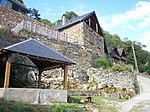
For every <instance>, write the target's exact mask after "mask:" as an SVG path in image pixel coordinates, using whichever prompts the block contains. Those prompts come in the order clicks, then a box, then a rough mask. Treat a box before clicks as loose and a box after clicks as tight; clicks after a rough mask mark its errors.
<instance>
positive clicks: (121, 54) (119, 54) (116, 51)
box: [111, 47, 126, 60]
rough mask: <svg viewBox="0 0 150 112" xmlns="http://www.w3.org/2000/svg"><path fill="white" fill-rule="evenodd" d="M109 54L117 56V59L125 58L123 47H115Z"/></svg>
mask: <svg viewBox="0 0 150 112" xmlns="http://www.w3.org/2000/svg"><path fill="white" fill-rule="evenodd" d="M111 56H112V57H115V58H118V59H122V60H126V55H125V52H124V49H123V48H116V47H115V48H114V49H113V50H112V52H111Z"/></svg>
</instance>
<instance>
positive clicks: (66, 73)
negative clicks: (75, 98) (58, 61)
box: [64, 64, 68, 90]
mask: <svg viewBox="0 0 150 112" xmlns="http://www.w3.org/2000/svg"><path fill="white" fill-rule="evenodd" d="M67 66H68V65H67V64H64V90H67V75H68V68H67Z"/></svg>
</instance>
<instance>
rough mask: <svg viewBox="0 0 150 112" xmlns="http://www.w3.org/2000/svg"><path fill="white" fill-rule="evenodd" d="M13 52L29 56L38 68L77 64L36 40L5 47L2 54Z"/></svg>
mask: <svg viewBox="0 0 150 112" xmlns="http://www.w3.org/2000/svg"><path fill="white" fill-rule="evenodd" d="M4 51H6V52H12V53H15V54H21V55H25V56H27V57H28V58H29V59H31V61H32V62H33V63H34V64H35V65H36V66H37V67H38V68H48V67H52V66H56V65H62V64H64V63H67V64H75V62H74V61H72V60H71V59H69V58H67V57H65V56H63V55H61V54H59V53H57V52H56V51H54V50H52V49H50V48H49V47H47V46H45V45H44V44H42V43H40V42H38V41H37V40H35V39H28V40H25V41H23V42H19V43H17V44H13V45H11V46H8V47H5V48H3V49H2V50H1V52H4Z"/></svg>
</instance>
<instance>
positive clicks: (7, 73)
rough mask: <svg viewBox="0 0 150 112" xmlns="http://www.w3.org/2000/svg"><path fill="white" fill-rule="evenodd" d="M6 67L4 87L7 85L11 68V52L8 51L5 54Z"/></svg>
mask: <svg viewBox="0 0 150 112" xmlns="http://www.w3.org/2000/svg"><path fill="white" fill-rule="evenodd" d="M6 59H7V62H6V69H5V79H4V88H8V87H9V79H10V69H11V53H8V54H7V56H6Z"/></svg>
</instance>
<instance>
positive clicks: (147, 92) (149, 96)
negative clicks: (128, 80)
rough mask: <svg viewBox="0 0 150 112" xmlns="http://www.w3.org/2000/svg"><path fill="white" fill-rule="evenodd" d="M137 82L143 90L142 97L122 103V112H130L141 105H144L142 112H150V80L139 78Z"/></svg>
mask: <svg viewBox="0 0 150 112" xmlns="http://www.w3.org/2000/svg"><path fill="white" fill-rule="evenodd" d="M137 80H138V82H139V86H140V88H141V89H140V91H141V93H140V95H138V96H136V97H134V98H132V99H130V100H128V101H126V102H123V103H121V104H120V105H121V107H122V108H121V111H120V112H129V111H130V110H131V109H132V108H133V106H137V105H139V104H143V105H144V107H143V108H142V109H141V110H140V112H150V79H149V78H145V77H143V76H137Z"/></svg>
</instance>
